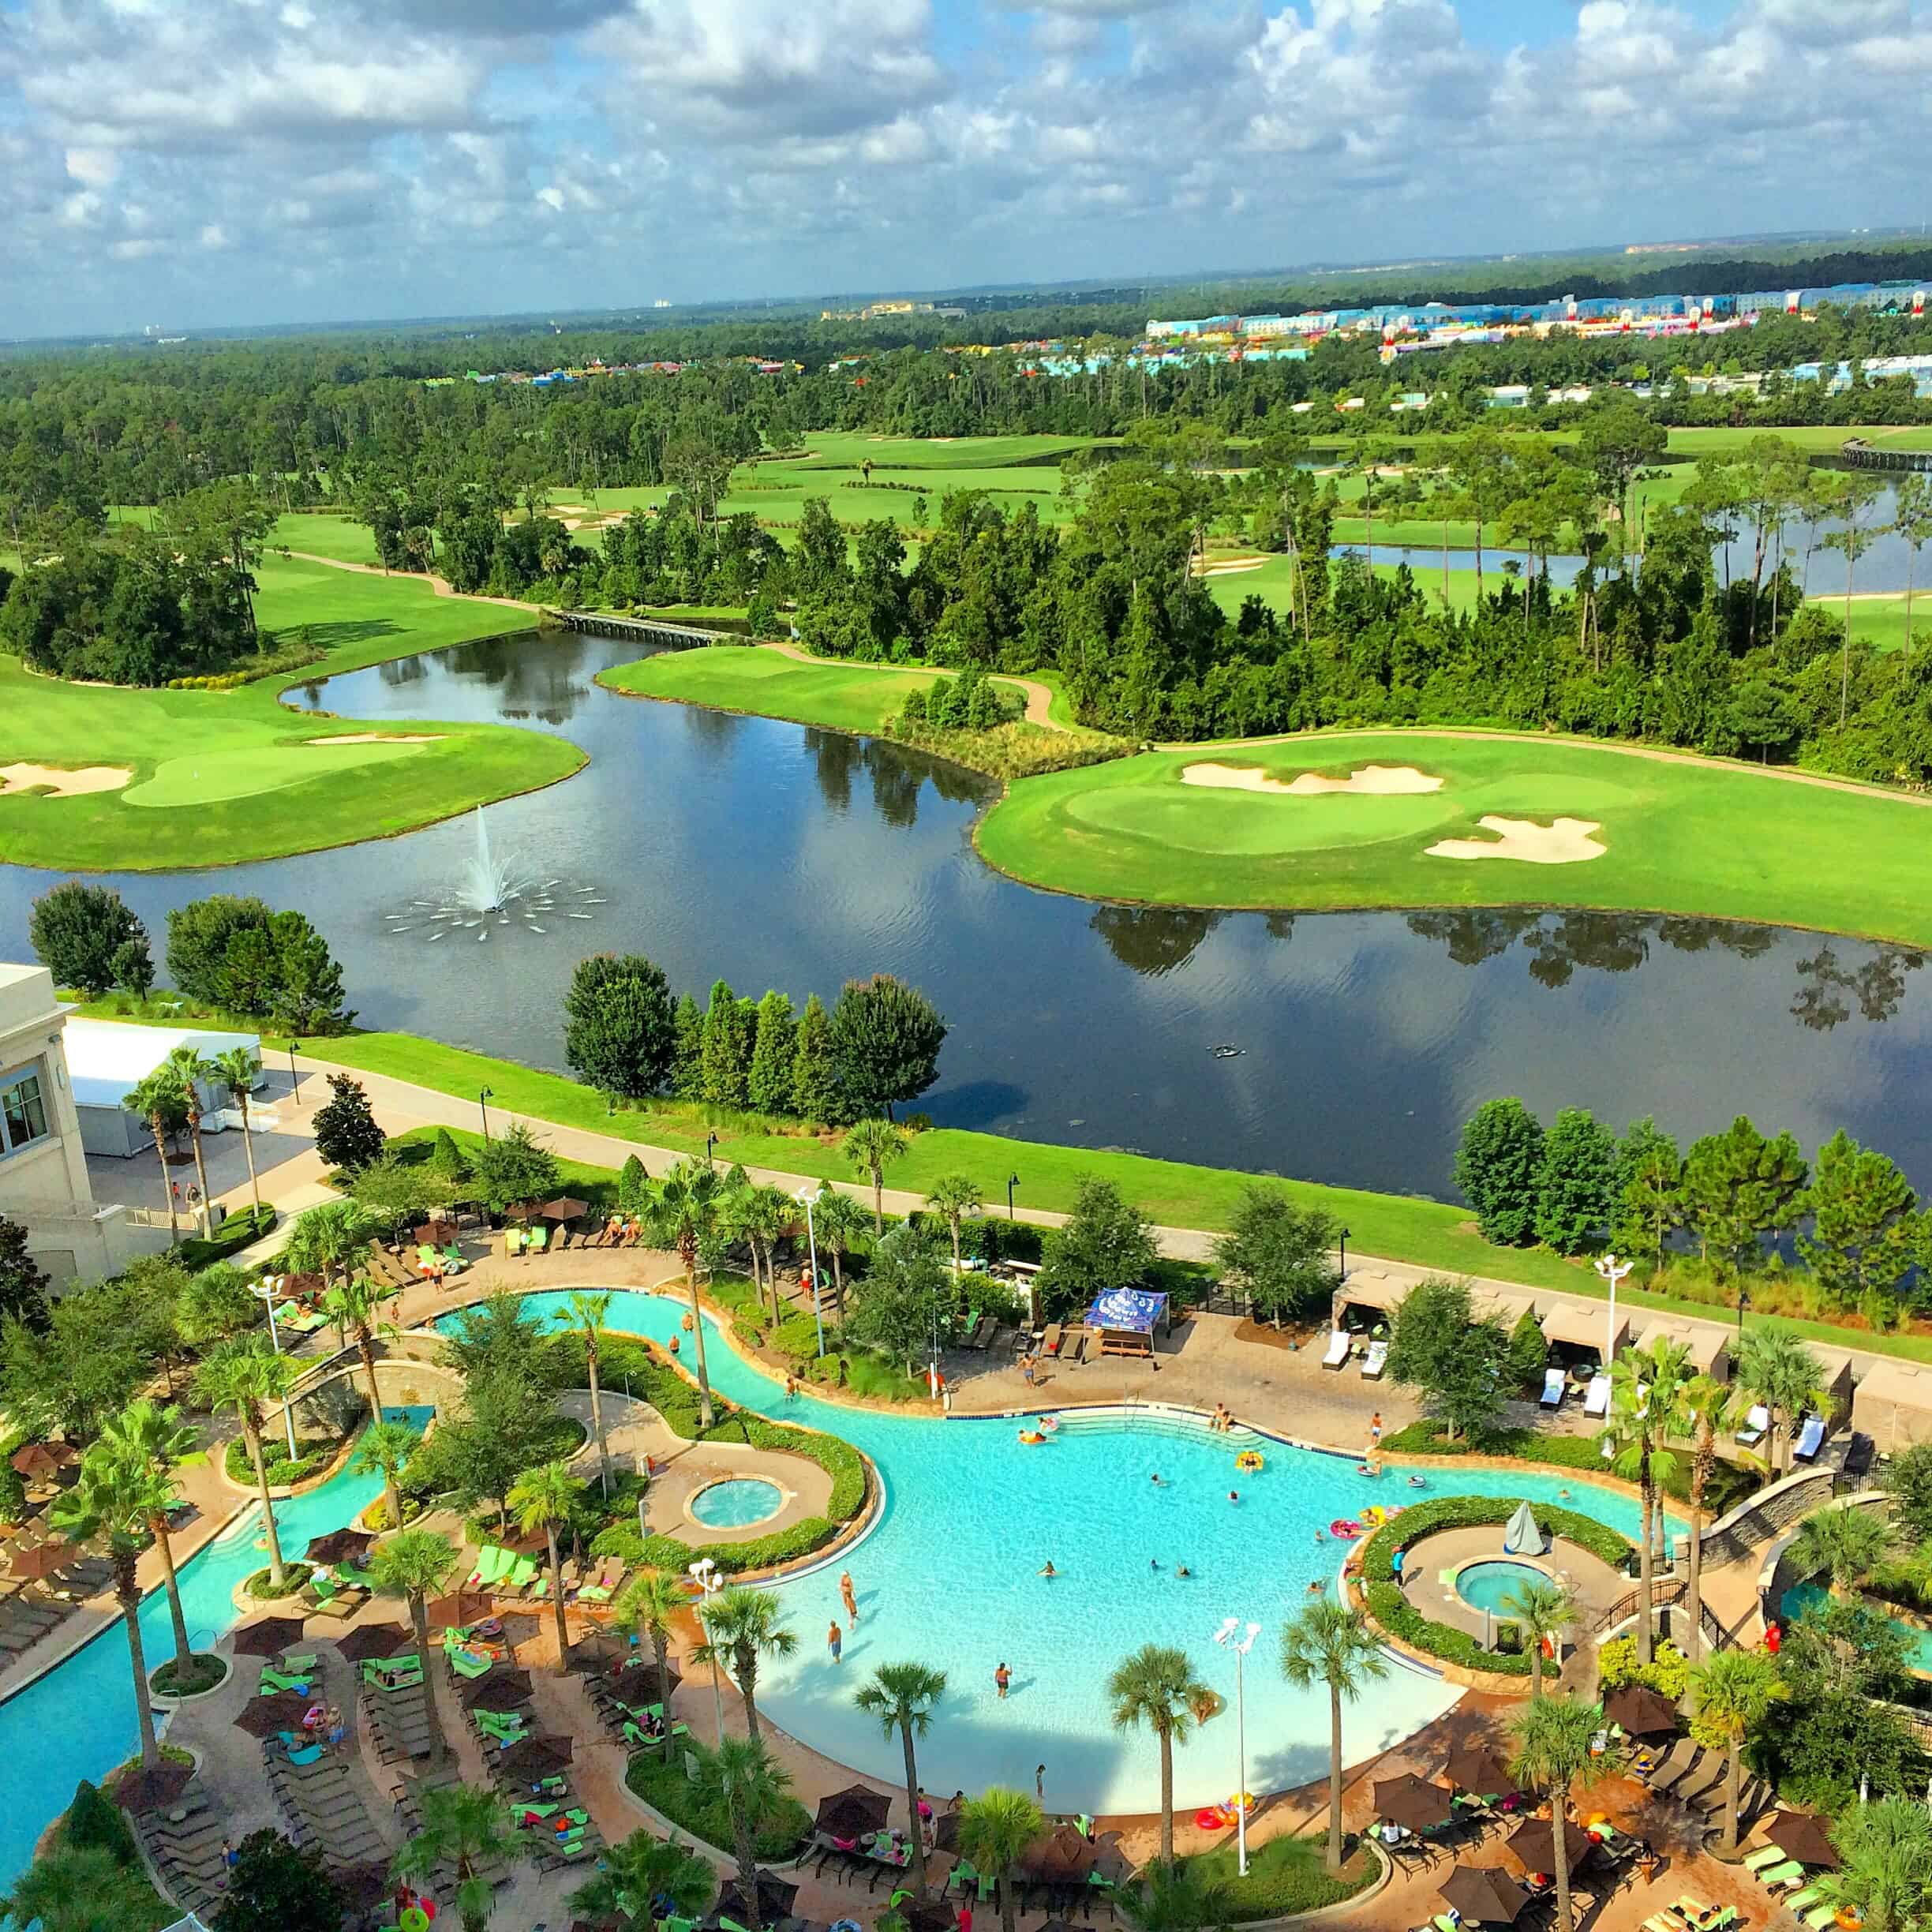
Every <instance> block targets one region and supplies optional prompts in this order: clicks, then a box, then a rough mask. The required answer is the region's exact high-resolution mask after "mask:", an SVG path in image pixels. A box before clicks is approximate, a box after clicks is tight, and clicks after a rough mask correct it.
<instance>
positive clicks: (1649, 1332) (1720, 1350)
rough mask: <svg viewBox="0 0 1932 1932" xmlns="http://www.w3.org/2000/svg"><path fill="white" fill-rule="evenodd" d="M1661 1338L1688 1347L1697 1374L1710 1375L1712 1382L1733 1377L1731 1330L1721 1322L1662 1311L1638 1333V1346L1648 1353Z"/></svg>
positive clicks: (1726, 1380)
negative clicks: (1690, 1319) (1693, 1319)
mask: <svg viewBox="0 0 1932 1932" xmlns="http://www.w3.org/2000/svg"><path fill="white" fill-rule="evenodd" d="M1658 1342H1669V1343H1670V1344H1671V1345H1672V1346H1673V1347H1676V1348H1681V1349H1687V1350H1689V1351H1690V1366H1691V1368H1693V1369H1694V1371H1695V1372H1697V1373H1698V1374H1699V1375H1707V1376H1709V1377H1710V1378H1711V1380H1713V1382H1728V1381H1729V1380H1730V1379H1731V1354H1730V1346H1731V1331H1730V1330H1729V1329H1728V1328H1727V1327H1724V1325H1723V1324H1722V1323H1720V1322H1705V1321H1687V1320H1683V1318H1681V1317H1673V1316H1667V1315H1660V1316H1657V1318H1656V1319H1655V1320H1653V1321H1652V1322H1650V1323H1649V1324H1647V1325H1646V1327H1645V1328H1644V1331H1643V1332H1642V1334H1641V1335H1638V1338H1637V1346H1638V1348H1639V1349H1640V1350H1642V1351H1643V1353H1644V1354H1646V1355H1647V1354H1649V1352H1650V1351H1651V1350H1652V1349H1653V1348H1654V1347H1656V1346H1657V1343H1658Z"/></svg>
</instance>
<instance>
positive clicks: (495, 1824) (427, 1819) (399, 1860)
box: [390, 1784, 527, 1932]
mask: <svg viewBox="0 0 1932 1932" xmlns="http://www.w3.org/2000/svg"><path fill="white" fill-rule="evenodd" d="M417 1807H418V1816H419V1817H420V1818H421V1823H420V1824H419V1825H418V1826H417V1831H416V1836H415V1837H414V1838H412V1839H410V1841H409V1842H408V1844H406V1845H404V1846H403V1848H402V1850H401V1851H400V1852H398V1853H397V1854H396V1855H395V1863H394V1864H393V1865H391V1866H390V1870H391V1872H392V1873H393V1874H395V1877H397V1878H407V1879H410V1880H412V1881H420V1882H421V1883H424V1884H427V1883H429V1881H431V1880H432V1879H433V1878H435V1877H436V1873H437V1870H438V1869H439V1868H440V1867H441V1866H444V1865H453V1866H455V1868H456V1891H455V1906H456V1915H457V1916H458V1917H459V1919H462V1929H463V1932H487V1928H488V1926H489V1919H490V1908H491V1907H492V1905H493V1904H495V1903H496V1893H495V1892H494V1890H493V1889H492V1887H491V1885H490V1881H489V1879H488V1878H485V1877H484V1876H483V1875H482V1869H483V1867H484V1866H487V1865H494V1864H499V1863H501V1862H502V1861H503V1860H504V1859H508V1858H514V1857H515V1855H517V1853H519V1852H521V1851H522V1849H523V1848H524V1846H525V1844H526V1842H527V1841H526V1839H525V1838H524V1836H523V1833H522V1828H521V1827H520V1826H519V1825H518V1823H517V1822H516V1814H515V1811H514V1810H511V1806H510V1801H509V1799H507V1798H505V1797H504V1796H502V1795H500V1793H499V1792H494V1791H492V1790H491V1789H490V1788H489V1786H488V1785H485V1784H449V1785H446V1786H444V1788H443V1789H442V1790H440V1791H425V1792H422V1793H421V1795H420V1796H419V1797H418V1799H417Z"/></svg>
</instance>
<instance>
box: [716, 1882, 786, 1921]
mask: <svg viewBox="0 0 1932 1932" xmlns="http://www.w3.org/2000/svg"><path fill="white" fill-rule="evenodd" d="M798 1890H799V1889H798V1887H797V1886H796V1885H788V1884H787V1883H786V1882H785V1881H784V1879H782V1878H779V1877H777V1875H776V1874H773V1873H771V1872H768V1871H762V1872H760V1873H759V1874H758V1923H759V1924H760V1925H776V1924H777V1923H778V1921H779V1920H780V1919H789V1918H790V1917H791V1916H792V1907H793V1905H795V1904H796V1903H797V1902H798ZM745 1916H746V1914H745V1903H744V1894H743V1893H742V1892H741V1891H739V1889H738V1881H737V1880H736V1878H734V1879H732V1881H731V1882H730V1883H729V1884H728V1885H726V1886H725V1889H724V1890H723V1891H722V1892H721V1893H719V1894H718V1899H717V1904H715V1905H713V1907H712V1908H711V1915H710V1917H709V1918H708V1919H706V1921H705V1923H706V1925H716V1924H717V1923H718V1921H719V1920H720V1919H734V1920H736V1922H738V1923H740V1924H742V1923H743V1922H744V1919H745Z"/></svg>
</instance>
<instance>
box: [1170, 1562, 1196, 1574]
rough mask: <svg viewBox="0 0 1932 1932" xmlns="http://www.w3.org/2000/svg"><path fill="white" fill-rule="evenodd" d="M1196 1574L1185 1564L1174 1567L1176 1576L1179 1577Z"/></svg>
mask: <svg viewBox="0 0 1932 1932" xmlns="http://www.w3.org/2000/svg"><path fill="white" fill-rule="evenodd" d="M1174 1574H1175V1575H1176V1576H1178V1577H1184V1576H1192V1575H1193V1574H1194V1572H1193V1571H1192V1570H1190V1569H1189V1567H1187V1565H1186V1564H1185V1563H1176V1564H1175V1565H1174Z"/></svg>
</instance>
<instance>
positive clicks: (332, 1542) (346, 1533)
mask: <svg viewBox="0 0 1932 1932" xmlns="http://www.w3.org/2000/svg"><path fill="white" fill-rule="evenodd" d="M375 1541H376V1539H375V1537H373V1536H371V1535H370V1534H369V1532H368V1531H367V1530H366V1529H331V1531H330V1532H329V1533H328V1535H327V1536H319V1537H316V1540H315V1541H313V1543H311V1544H309V1547H308V1548H307V1549H306V1550H305V1551H304V1552H302V1554H303V1556H304V1557H305V1559H306V1560H307V1561H309V1563H353V1562H354V1560H355V1559H356V1558H357V1557H358V1556H367V1555H368V1554H369V1546H370V1545H371V1544H373V1543H374V1542H375Z"/></svg>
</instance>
